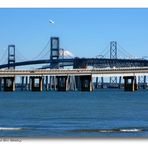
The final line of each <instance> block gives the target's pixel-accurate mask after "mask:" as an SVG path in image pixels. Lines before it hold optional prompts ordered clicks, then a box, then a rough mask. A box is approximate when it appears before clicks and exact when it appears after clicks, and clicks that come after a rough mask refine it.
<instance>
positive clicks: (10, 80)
mask: <svg viewBox="0 0 148 148" xmlns="http://www.w3.org/2000/svg"><path fill="white" fill-rule="evenodd" d="M3 79H4V91H15V77H4V78H3Z"/></svg>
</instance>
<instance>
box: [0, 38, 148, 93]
mask: <svg viewBox="0 0 148 148" xmlns="http://www.w3.org/2000/svg"><path fill="white" fill-rule="evenodd" d="M59 43H60V41H59V37H51V39H50V40H49V41H48V42H47V44H46V46H45V47H44V48H43V50H42V51H41V52H40V53H39V54H38V55H37V56H36V57H35V58H34V59H32V60H25V58H24V60H22V61H21V60H20V61H19V60H18V59H21V58H22V57H24V56H23V54H21V53H20V51H19V50H16V47H15V45H8V50H7V52H8V54H6V52H4V54H3V56H2V57H4V56H5V55H8V56H7V57H6V58H2V60H3V63H2V64H0V69H1V70H0V89H1V88H3V89H4V90H5V91H12V90H15V77H16V76H18V75H19V76H20V75H21V78H22V82H21V89H22V90H23V88H24V87H25V88H26V87H27V86H28V84H29V86H28V87H29V88H30V90H35V91H37V90H38V91H41V90H42V89H43V85H44V84H43V83H44V80H43V77H46V80H45V83H46V90H48V89H49V88H50V89H53V88H54V89H58V90H69V89H70V88H73V89H75V90H76V89H77V90H82V91H83V90H84V91H90V90H93V88H94V87H93V84H92V75H96V85H95V86H96V87H97V86H98V77H101V85H103V77H104V76H105V75H107V76H108V77H110V86H111V87H114V88H115V87H119V85H120V86H121V77H123V76H124V77H123V78H124V80H125V83H124V84H125V85H124V88H125V90H132V91H133V90H137V81H136V80H137V77H138V81H139V82H140V81H141V84H142V86H143V87H144V88H146V86H147V83H146V76H147V71H148V60H147V59H143V58H140V59H139V58H138V59H136V58H131V57H133V56H132V55H131V54H130V53H129V52H127V51H126V50H125V49H123V48H122V47H121V46H120V45H117V42H116V41H111V42H110V45H109V48H107V50H104V51H103V52H102V53H101V54H99V55H98V56H96V57H95V58H80V57H72V54H71V53H70V52H69V51H66V50H64V49H63V48H61V47H60V44H59ZM49 46H50V47H49ZM119 51H120V52H119ZM108 53H109V56H108V57H107V56H106V55H107V54H108ZM119 53H120V54H122V55H124V58H122V57H121V56H120V57H119V58H118V56H119ZM20 56H21V58H19V57H20ZM46 56H48V57H46ZM45 57H46V58H45ZM125 57H126V58H125ZM127 57H129V58H127ZM37 58H40V59H37ZM4 59H5V60H4ZM37 64H46V65H43V66H41V67H40V68H37V69H36V70H30V71H23V70H22V71H17V70H15V69H16V67H19V66H27V65H37ZM66 66H70V67H72V69H71V70H67V71H65V69H64V68H65V67H66ZM89 66H91V67H92V68H93V69H94V68H95V69H97V70H95V71H94V70H93V71H91V72H90V71H89V69H88V67H89ZM131 68H132V69H131ZM39 69H40V70H39ZM49 69H50V70H49ZM55 69H56V73H53V71H54V70H55ZM75 69H76V70H75ZM78 69H83V70H78ZM100 69H103V70H101V71H100ZM74 71H75V74H74V73H73V72H74ZM125 74H126V75H125ZM117 76H118V77H119V81H120V82H119V83H118V82H117V80H118V79H117ZM24 77H26V83H25V85H24ZM28 77H29V82H28ZM49 77H50V78H49ZM48 79H50V80H48ZM36 80H38V85H36ZM128 80H131V82H130V84H129V83H128ZM49 81H50V82H49ZM117 83H118V86H117ZM49 85H50V86H49ZM70 85H71V87H70ZM101 87H103V86H101Z"/></svg>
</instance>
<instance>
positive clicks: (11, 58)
mask: <svg viewBox="0 0 148 148" xmlns="http://www.w3.org/2000/svg"><path fill="white" fill-rule="evenodd" d="M11 64H15V45H8V69H15V65H13V66H11Z"/></svg>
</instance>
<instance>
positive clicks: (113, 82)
mask: <svg viewBox="0 0 148 148" xmlns="http://www.w3.org/2000/svg"><path fill="white" fill-rule="evenodd" d="M110 59H117V42H116V41H111V42H110ZM111 67H112V68H113V67H114V65H111ZM110 86H111V87H116V86H117V77H110Z"/></svg>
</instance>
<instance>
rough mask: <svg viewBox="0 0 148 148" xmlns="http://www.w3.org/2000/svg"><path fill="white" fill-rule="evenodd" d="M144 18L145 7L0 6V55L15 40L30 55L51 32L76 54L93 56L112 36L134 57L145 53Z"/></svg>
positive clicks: (147, 34)
mask: <svg viewBox="0 0 148 148" xmlns="http://www.w3.org/2000/svg"><path fill="white" fill-rule="evenodd" d="M147 18H148V9H142V8H141V9H127V8H126V9H112V8H110V9H100V8H98V9H94V8H91V9H86V8H85V9H84V8H83V9H54V8H52V9H51V8H49V9H45V8H42V9H0V49H1V53H0V57H1V56H2V53H3V51H4V49H6V48H7V46H8V44H15V45H16V48H17V49H18V50H19V51H20V52H21V53H22V54H23V55H24V56H25V57H26V58H27V59H32V58H33V57H35V56H36V55H38V53H40V51H41V50H42V49H43V47H44V46H45V44H46V43H47V41H48V40H49V38H50V37H51V36H59V37H60V41H61V42H60V43H61V45H60V46H61V48H64V49H66V50H70V51H71V52H72V53H73V54H74V55H75V56H79V57H96V55H98V54H100V51H102V50H105V48H106V46H107V45H109V42H110V41H112V40H114V41H117V42H118V43H119V44H120V45H121V46H122V47H123V48H124V49H126V50H127V51H128V52H130V53H131V54H132V55H134V56H136V57H142V56H148V52H147V51H148V19H147ZM50 19H52V20H54V21H55V24H50V23H49V20H50ZM108 52H109V49H108Z"/></svg>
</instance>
